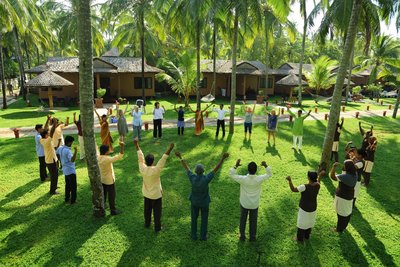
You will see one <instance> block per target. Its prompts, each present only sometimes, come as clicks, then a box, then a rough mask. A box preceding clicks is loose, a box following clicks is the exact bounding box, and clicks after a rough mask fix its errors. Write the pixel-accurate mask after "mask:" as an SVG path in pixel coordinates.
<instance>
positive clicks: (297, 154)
mask: <svg viewBox="0 0 400 267" xmlns="http://www.w3.org/2000/svg"><path fill="white" fill-rule="evenodd" d="M293 153H294V156H295V158H296V160H297V161H299V162H301V164H302V165H303V166H307V165H308V166H310V165H311V164H310V163H309V162H308V161H307V159H306V156H305V155H304V154H303V151H302V150H301V149H299V150H296V149H293Z"/></svg>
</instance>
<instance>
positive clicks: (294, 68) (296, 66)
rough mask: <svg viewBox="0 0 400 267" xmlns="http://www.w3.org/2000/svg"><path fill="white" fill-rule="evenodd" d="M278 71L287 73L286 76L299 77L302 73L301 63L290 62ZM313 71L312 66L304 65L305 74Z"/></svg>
mask: <svg viewBox="0 0 400 267" xmlns="http://www.w3.org/2000/svg"><path fill="white" fill-rule="evenodd" d="M278 69H279V70H285V71H287V72H286V75H287V74H291V73H293V74H297V75H298V74H299V71H300V63H293V62H288V63H285V64H283V65H282V66H280V67H279V68H278ZM311 71H312V65H311V64H303V74H304V73H305V72H311Z"/></svg>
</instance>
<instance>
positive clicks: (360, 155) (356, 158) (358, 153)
mask: <svg viewBox="0 0 400 267" xmlns="http://www.w3.org/2000/svg"><path fill="white" fill-rule="evenodd" d="M351 144H352V142H349V143H348V144H347V146H346V148H347V147H348V146H350V145H351ZM346 158H347V159H351V160H352V161H353V163H354V166H356V169H357V183H356V185H355V187H354V198H353V208H354V206H355V205H356V199H357V197H358V196H359V194H360V188H361V177H362V173H363V170H364V164H365V163H364V158H365V152H364V151H363V150H362V149H357V148H355V147H353V148H351V149H349V150H348V153H347V155H346Z"/></svg>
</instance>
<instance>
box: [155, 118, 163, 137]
mask: <svg viewBox="0 0 400 267" xmlns="http://www.w3.org/2000/svg"><path fill="white" fill-rule="evenodd" d="M153 126H154V129H153V137H154V138H157V135H158V137H159V138H161V136H162V129H161V126H162V119H158V120H153Z"/></svg>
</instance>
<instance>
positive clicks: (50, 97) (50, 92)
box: [47, 87, 53, 109]
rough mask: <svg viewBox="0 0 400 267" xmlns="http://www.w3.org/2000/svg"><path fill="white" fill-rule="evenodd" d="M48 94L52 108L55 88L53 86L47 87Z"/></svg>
mask: <svg viewBox="0 0 400 267" xmlns="http://www.w3.org/2000/svg"><path fill="white" fill-rule="evenodd" d="M47 96H48V97H49V106H50V109H52V108H53V89H52V88H51V87H49V88H48V89H47Z"/></svg>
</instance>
